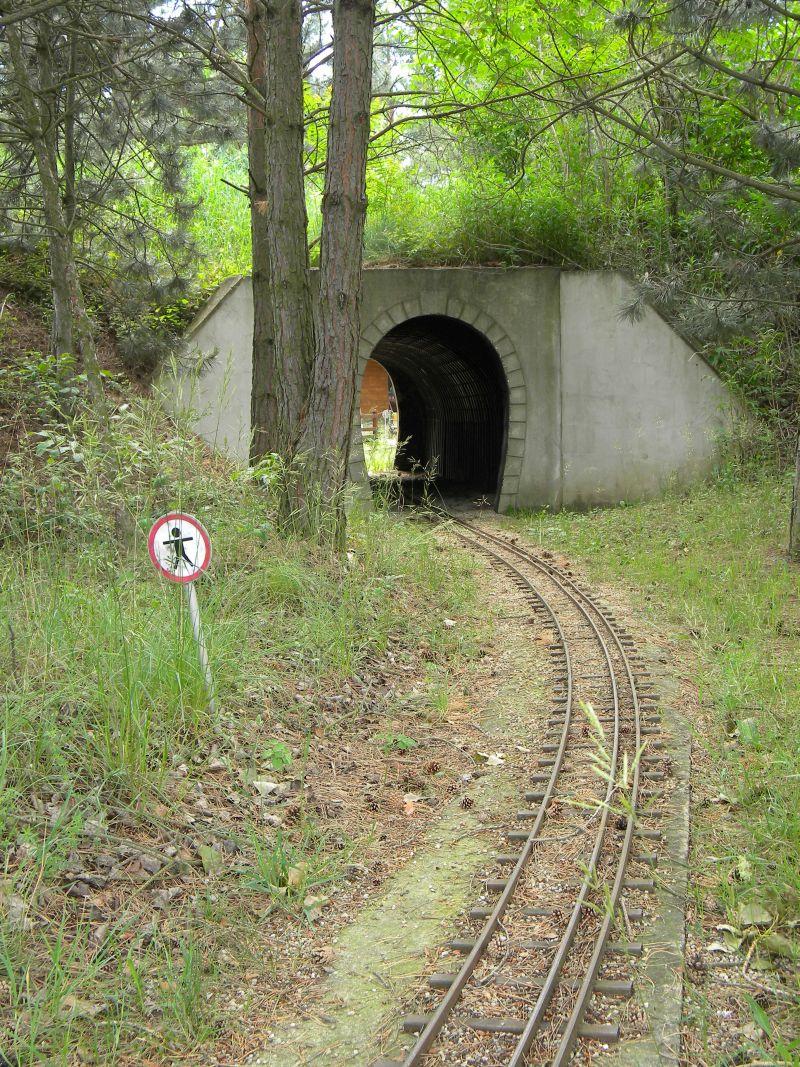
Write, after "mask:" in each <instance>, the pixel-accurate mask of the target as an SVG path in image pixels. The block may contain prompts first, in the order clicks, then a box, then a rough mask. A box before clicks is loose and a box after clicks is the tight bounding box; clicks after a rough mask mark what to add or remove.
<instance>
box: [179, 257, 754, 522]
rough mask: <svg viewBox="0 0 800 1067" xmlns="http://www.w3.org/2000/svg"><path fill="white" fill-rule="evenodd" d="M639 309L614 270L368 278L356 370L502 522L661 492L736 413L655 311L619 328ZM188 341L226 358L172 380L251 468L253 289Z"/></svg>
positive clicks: (708, 450) (209, 314) (712, 449)
mask: <svg viewBox="0 0 800 1067" xmlns="http://www.w3.org/2000/svg"><path fill="white" fill-rule="evenodd" d="M631 298H632V291H631V289H630V286H629V285H628V283H627V282H626V281H625V279H624V278H622V276H620V275H619V274H616V273H612V272H602V271H597V272H595V271H562V270H558V269H555V268H540V267H520V268H512V269H505V268H373V269H367V270H365V271H364V283H363V294H362V312H361V322H362V333H361V342H360V348H359V360H360V368H359V373H360V375H362V374H363V372H364V368H365V366H366V364H367V360H368V359H369V358H374V359H376V360H377V361H378V362H380V363H382V364H383V365H384V366H385V367H386V369H387V370H388V371H389V373H390V375H391V376H392V380H393V381H394V383H395V388H396V389H397V394H398V402H399V408H400V438H401V440H407V441H408V447H407V451H406V453H405V455H406V456H407V460H406V462H407V463H410V462H412V461H416V462H419V463H421V464H423V465H425V464H427V463H433V464H434V465H435V466H436V469H437V471H438V472H439V476H440V478H441V482H442V484H443V487H444V488H445V490H446V489H448V488H455V489H461V490H464V491H467V492H470V493H476V494H481V495H486V496H488V497H489V498H490V499H493V500H494V501H495V503H496V506H497V507H498V509H499V510H501V511H505V510H507V509H508V508H511V507H544V506H547V507H550V508H553V509H558V508H561V507H589V506H593V505H602V504H616V503H619V502H620V501H621V500H626V501H631V500H636V499H641V498H645V497H648V496H653V495H655V494H657V493H659V492H660V491H661V490H662V489H663V488H665V487H666V485H668V484H675V483H678V484H688V483H690V482H691V481H693V480H696V479H697V478H700V477H702V476H703V475H704V474H706V473H707V472H708V471H709V470H710V469H711V468H712V466H713V464H714V461H715V456H716V452H717V449H718V447H719V443H720V438H721V436H722V435H723V434H724V433H725V432H726V430H727V429H728V428H729V427H730V425H731V422H732V419H733V416H734V412H735V409H736V402H735V400H734V398H733V397H732V395H731V394H730V392H729V391H728V389H727V388H726V387H725V385H724V384H723V383H722V381H721V380H720V379H719V377H718V376H717V375H716V373H715V372H714V371H713V370H712V369H711V367H709V365H708V364H707V363H706V362H705V361H704V360H703V359H702V358H701V357H700V356H699V355H698V354H697V353H695V352H694V351H692V349H691V348H690V347H689V346H688V345H687V344H686V342H685V341H684V340H683V339H682V338H681V337H680V336H679V335H678V334H677V333H676V332H675V331H674V330H672V328H671V327H670V326H669V325H668V324H667V323H666V322H665V321H664V320H663V319H662V318H661V317H660V316H659V315H658V314H657V313H656V312H655V311H653V310H652V309H650V308H646V309H645V310H644V313H643V315H642V316H641V318H640V319H639V320H638V321H635V322H632V321H630V320H629V319H626V318H625V317H623V316H622V310H623V308H624V307H625V305H626V304H629V303H630V301H631ZM188 340H189V342H190V346H191V347H192V348H194V349H195V350H196V351H197V352H198V354H202V355H204V356H206V357H208V356H211V355H213V357H214V358H213V359H211V360H210V361H209V360H208V359H206V360H205V361H204V362H205V367H204V370H203V371H202V373H199V374H198V373H196V372H192V371H188V370H185V371H183V372H181V374H180V375H178V376H177V377H171V378H166V377H164V379H162V380H163V382H164V384H165V386H166V388H167V390H168V391H169V393H170V394H171V395H172V398H173V401H174V402H175V403H176V404H177V405H180V406H191V407H193V408H194V409H195V411H196V413H197V429H198V432H199V433H201V434H202V436H203V437H204V438H205V439H206V440H207V441H209V443H211V444H212V445H213V446H215V447H217V448H220V449H222V450H224V451H226V452H228V453H230V454H232V455H234V456H236V457H238V458H241V459H243V460H244V459H246V457H247V451H248V439H249V414H250V378H251V346H252V293H251V288H250V279H249V278H243V277H242V278H231V279H228V280H227V281H226V282H224V283H223V284H222V285H221V286H220V288H219V290H218V291H217V293H215V294H214V296H213V297H212V298H211V300H209V302H208V303H207V304H206V306H205V307H204V308H203V309H202V310H201V312H200V313H199V314H198V316H197V318H196V319H195V322H194V323H193V324H192V326H191V327H190V329H189V333H188ZM357 420H358V413H357V412H356V422H357ZM353 439H354V449H353V455H352V457H351V474H352V476H353V478H354V479H355V480H357V481H360V482H362V483H364V484H366V471H365V467H364V455H363V447H362V444H361V436H360V432H358V425H356V432H354V435H353ZM403 462H404V461H403V459H402V458H401V459H400V461H399V462H398V466H401V465H402V464H403Z"/></svg>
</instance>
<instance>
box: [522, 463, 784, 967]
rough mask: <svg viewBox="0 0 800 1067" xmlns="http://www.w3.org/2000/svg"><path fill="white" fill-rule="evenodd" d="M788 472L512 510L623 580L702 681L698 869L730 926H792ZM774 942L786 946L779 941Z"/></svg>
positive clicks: (601, 574) (525, 523)
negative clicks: (581, 508) (632, 499)
mask: <svg viewBox="0 0 800 1067" xmlns="http://www.w3.org/2000/svg"><path fill="white" fill-rule="evenodd" d="M790 496H791V485H790V480H789V478H788V476H784V475H779V474H775V473H764V472H762V473H759V474H756V475H750V476H734V475H730V476H729V475H724V476H722V477H720V478H719V480H717V481H715V482H713V483H712V484H709V485H705V486H702V487H699V488H696V489H694V490H692V491H690V492H687V493H685V494H679V493H676V494H670V495H667V496H664V497H663V498H662V499H659V500H655V501H652V502H648V503H641V504H635V505H631V506H627V507H621V508H614V509H609V510H595V511H591V512H589V513H587V514H569V513H563V514H559V515H551V514H546V513H539V514H520V515H518V516H516V517H515V518H514V519H513V520H512V521H513V525H514V527H515V528H516V529H519V530H520V531H522V532H523V533H524V534H525V535H526V536H527V537H529V538H530V539H531V540H533V541H535V542H536V543H537V544H539V545H541V546H543V547H546V548H548V549H550V550H555V551H563V552H564V553H567V554H568V555H570V556H572V557H575V558H576V559H580V560H581V561H582V563H583V564H584V565H585V566H586V568H587V572H588V574H589V575H590V576H591V577H592V578H595V579H597V580H600V581H615V582H619V583H622V584H623V585H624V586H625V587H627V588H628V590H629V591H630V598H629V599H630V603H631V605H632V607H633V609H634V610H635V611H636V612H637V613H639V614H641V615H642V616H646V617H649V618H651V619H652V620H654V621H655V622H657V623H658V624H659V625H660V626H662V627H663V626H664V625H666V627H668V630H669V633H670V634H671V636H672V637H673V638H674V640H675V641H676V642H677V644H678V648H679V649H680V648H681V647H682V648H684V649H685V650H686V653H687V657H686V659H685V660H680V659H679V660H678V663H679V667H680V669H681V671H682V673H684V674H685V675H686V674H688V676H689V677H690V678H691V680H692V682H693V683H694V684H695V685H696V688H697V696H698V701H699V721H698V722H697V723H696V724H695V726H696V730H695V743H696V745H697V747H698V751H699V752H700V753H702V754H701V755H700V756H699V757H696V759H699V760H700V761H701V762H700V766H701V768H702V769H701V774H702V776H703V780H704V783H705V784H706V785H707V787H708V790H707V791H708V795H707V797H706V798H705V801H704V804H705V806H701V807H700V808H698V809H697V810H695V811H694V824H693V825H694V833H695V835H696V840H697V842H698V844H697V848H696V850H695V856H696V861H697V862H698V863H699V864H700V865H701V868H702V873H703V875H704V876H705V877H706V878H709V879H710V880H711V881H712V882H713V884H714V885H715V887H716V892H717V895H718V899H719V902H720V904H721V905H722V906H724V907H725V908H726V909H727V912H728V917H729V919H730V920H731V921H732V923H733V924H734V925H736V926H741V925H742V922H741V918H742V915H743V914H746V911H743V909H745V908H746V906H747V905H754V904H758V905H759V906H763V907H764V908H765V909H766V911H767V912H768V913H769V914H770V915H771V916H772V917H773V919H774V920H775V922H776V923H777V925H778V926H779V927H782V928H784V929H785V930H791V929H792V927H793V925H794V924H795V923H796V921H797V919H798V917H800V731H799V730H798V725H797V714H798V708H800V573H799V572H798V571H797V570H796V569H795V570H793V569H791V568H789V567H788V566H787V562H786V554H785V550H786V537H787V530H786V527H787V522H788V513H789V500H790ZM777 947H780V946H777Z"/></svg>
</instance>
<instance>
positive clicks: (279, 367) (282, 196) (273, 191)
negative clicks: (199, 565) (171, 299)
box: [259, 0, 314, 464]
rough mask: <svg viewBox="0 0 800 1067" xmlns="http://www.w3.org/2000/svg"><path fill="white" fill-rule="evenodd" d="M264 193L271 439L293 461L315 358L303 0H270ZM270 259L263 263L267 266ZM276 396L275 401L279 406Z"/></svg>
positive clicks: (267, 5)
mask: <svg viewBox="0 0 800 1067" xmlns="http://www.w3.org/2000/svg"><path fill="white" fill-rule="evenodd" d="M264 14H265V20H264V21H265V25H266V32H265V46H266V47H265V64H266V78H265V80H266V94H265V97H266V122H265V148H266V159H267V165H266V171H265V192H266V204H267V211H266V215H267V225H266V237H267V241H266V244H267V249H268V260H267V262H268V264H269V275H270V276H269V286H270V292H271V307H272V324H273V327H274V362H273V365H272V377H271V378H270V379H269V381H268V389H269V390H272V395H273V396H274V423H273V421H272V411H271V410H270V413H269V417H270V420H271V421H270V429H269V442H270V444H271V445H272V447H271V451H275V452H279V453H280V454H281V455H282V456H283V458H284V460H285V461H286V463H287V464H291V463H292V461H293V460H294V457H295V454H296V451H297V447H298V443H299V440H300V434H301V424H302V416H303V413H304V409H305V403H306V399H307V395H308V386H309V380H310V374H311V365H312V362H313V359H314V309H313V305H312V301H311V284H310V279H309V270H308V234H307V229H308V219H307V216H306V201H305V182H304V177H303V142H304V121H303V120H304V116H303V50H302V13H301V7H300V0H265V3H264ZM263 265H264V261H263V260H262V262H261V263H260V264H259V266H260V267H261V268H263ZM272 402H273V401H272V397H270V398H269V403H270V404H272Z"/></svg>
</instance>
